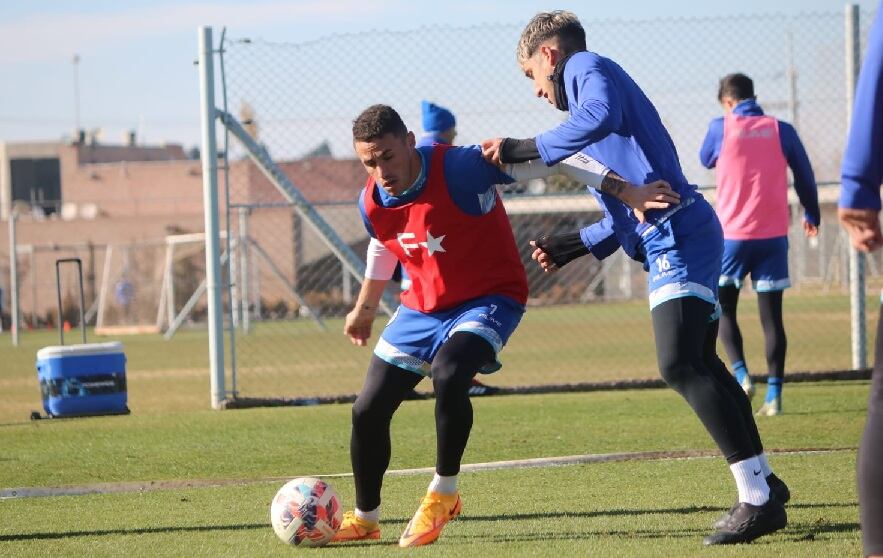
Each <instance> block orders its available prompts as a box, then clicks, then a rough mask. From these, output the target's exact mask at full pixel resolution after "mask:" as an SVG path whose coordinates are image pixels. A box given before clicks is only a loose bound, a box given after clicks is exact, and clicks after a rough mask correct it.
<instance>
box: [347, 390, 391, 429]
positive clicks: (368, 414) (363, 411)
mask: <svg viewBox="0 0 883 558" xmlns="http://www.w3.org/2000/svg"><path fill="white" fill-rule="evenodd" d="M394 411H395V408H394V407H392V406H391V405H390V404H389V403H387V402H384V401H381V400H379V399H377V398H362V397H358V398H356V401H355V403H353V412H352V420H353V428H373V427H377V426H378V425H382V424H383V423H384V422H389V421H391V420H392V414H393V412H394Z"/></svg>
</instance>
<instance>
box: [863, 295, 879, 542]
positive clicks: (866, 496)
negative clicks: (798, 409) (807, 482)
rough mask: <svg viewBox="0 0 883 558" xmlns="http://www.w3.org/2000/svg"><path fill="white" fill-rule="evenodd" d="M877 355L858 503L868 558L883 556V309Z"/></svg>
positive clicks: (865, 435)
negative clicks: (869, 557) (870, 557)
mask: <svg viewBox="0 0 883 558" xmlns="http://www.w3.org/2000/svg"><path fill="white" fill-rule="evenodd" d="M874 352H875V355H874V372H873V376H872V378H871V395H870V399H869V401H868V420H867V422H866V423H865V431H864V434H863V435H862V441H861V445H860V446H859V451H858V502H859V512H860V515H861V524H862V542H863V543H864V552H865V556H879V555H883V306H881V307H880V318H878V322H877V342H876V346H875V349H874Z"/></svg>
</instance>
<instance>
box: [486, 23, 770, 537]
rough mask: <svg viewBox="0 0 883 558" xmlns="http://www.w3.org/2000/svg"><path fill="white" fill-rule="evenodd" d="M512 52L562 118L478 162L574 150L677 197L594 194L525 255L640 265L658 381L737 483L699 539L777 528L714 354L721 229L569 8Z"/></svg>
mask: <svg viewBox="0 0 883 558" xmlns="http://www.w3.org/2000/svg"><path fill="white" fill-rule="evenodd" d="M518 59H519V60H518V61H519V64H520V65H521V68H522V70H523V71H524V74H525V76H526V77H527V78H528V79H530V80H532V81H533V84H534V92H535V94H536V95H537V96H538V97H544V98H546V99H547V100H548V101H549V103H551V104H552V105H553V106H555V107H556V108H558V109H559V110H562V111H568V112H569V117H568V118H567V120H565V121H564V122H562V123H561V124H560V125H558V126H557V127H555V128H553V129H551V130H549V131H547V132H545V133H542V134H540V135H538V136H536V137H535V138H529V139H521V140H519V139H512V138H506V139H500V138H496V139H492V140H486V141H485V142H483V148H484V153H485V156H486V158H488V159H489V160H491V161H493V162H496V163H498V164H501V163H515V162H520V161H523V160H530V159H537V158H542V160H543V162H545V163H546V164H547V165H552V164H555V163H557V162H558V161H561V160H562V159H564V158H566V157H568V156H572V155H573V154H575V153H581V154H583V155H585V156H588V157H591V158H593V159H595V160H597V161H599V162H600V163H602V164H603V165H605V166H606V167H609V168H611V169H613V170H614V171H616V173H618V174H619V175H620V176H622V177H623V178H624V179H626V180H627V181H629V182H632V183H635V184H642V183H646V182H650V181H653V180H665V181H667V182H668V183H669V184H671V187H672V189H673V190H674V191H675V192H677V193H678V194H680V196H681V203H680V204H679V205H677V206H676V207H674V208H671V209H667V210H651V211H648V212H646V214H645V217H646V222H641V221H640V220H639V218H638V216H636V215H635V214H634V213H633V212H632V211H631V210H630V209H629V208H628V207H626V206H625V205H624V204H622V203H620V202H619V201H618V200H617V199H615V198H614V197H613V196H611V195H610V193H604V192H597V191H594V192H592V193H593V195H595V197H596V199H597V200H598V203H599V204H600V206H601V208H602V209H603V211H604V214H605V215H604V219H603V220H602V221H600V222H598V223H595V224H593V225H591V226H589V227H586V228H584V229H582V230H580V231H578V232H573V233H569V234H563V235H554V236H544V237H541V238H540V239H538V240H537V241H536V242H535V246H536V247H537V250H536V252H535V253H534V258H535V259H537V261H538V262H539V263H540V265H541V266H543V268H544V269H545V270H547V271H553V270H555V269H557V268H559V267H561V266H563V265H565V264H566V263H567V262H569V261H571V260H572V259H574V258H576V257H579V256H581V255H585V254H589V253H591V254H593V255H595V257H596V258H598V259H601V258H604V257H606V256H609V255H610V254H612V253H613V252H615V251H616V250H617V249H619V248H620V247H621V248H622V249H623V250H625V252H626V253H627V254H628V255H629V256H630V257H632V258H633V259H635V260H638V261H641V262H643V263H644V268H645V269H646V270H647V271H648V272H649V277H648V292H649V298H650V308H651V316H652V321H653V330H654V334H655V338H656V352H657V360H658V363H659V368H660V372H661V374H662V377H663V379H664V380H665V381H666V383H667V384H668V385H670V386H671V387H672V388H674V389H675V390H676V391H677V392H678V393H679V394H681V395H682V396H683V397H684V398H685V399H686V400H687V402H688V403H689V405H690V406H691V407H692V408H693V410H694V412H695V413H696V414H697V416H698V417H699V419H700V420H701V421H702V423H703V425H704V426H705V428H706V430H707V431H708V432H709V434H710V435H711V437H712V438H713V439H714V441H715V442H716V443H717V445H718V447H719V448H720V450H721V452H722V453H723V455H724V457H725V458H726V460H727V463H728V464H729V465H730V469H731V471H732V473H733V476H734V477H735V479H736V484H737V487H738V501H737V502H736V504H735V505H734V506H733V507H732V508H731V509H730V511H729V512H728V513H727V514H725V515H724V516H723V517H722V518H721V519H720V520H719V521H718V522H716V523H715V531H714V532H713V533H712V534H711V535H709V536H708V537H706V538H705V540H704V543H705V544H707V545H716V544H734V543H740V542H748V541H751V540H753V539H755V538H757V537H759V536H761V535H764V534H767V533H771V532H773V531H776V530H778V529H781V528H783V527H784V526H785V525H786V523H787V515H786V513H785V508H784V505H783V502H782V501H780V499H782V500H783V499H787V487H786V486H785V485H784V483H783V482H782V481H781V480H779V479H778V478H777V477H776V476H775V475H774V474H773V473H772V470H771V469H770V467H769V464H768V462H767V459H766V456H765V454H764V452H763V445H762V443H761V439H760V435H759V433H758V431H757V425H756V424H755V422H754V416H753V414H752V412H751V404H750V402H749V400H748V398H747V396H746V395H745V393H744V392H743V391H742V389H741V387H740V386H739V384H738V383H737V382H736V380H735V379H734V378H733V377H732V375H730V373H729V371H728V370H727V368H726V365H724V363H723V362H722V361H721V360H720V358H719V357H718V356H717V353H716V340H717V330H718V320H717V310H716V308H717V285H718V278H719V276H720V271H721V257H722V253H723V236H722V231H721V225H720V222H719V221H718V219H717V216H716V215H715V213H714V210H713V209H712V207H711V206H710V205H709V204H708V202H707V201H706V200H705V199H704V198H703V197H702V196H701V195H700V194H699V193H698V192H697V191H696V187H695V186H694V185H692V184H690V183H689V182H688V181H687V179H686V178H685V177H684V174H683V172H682V171H681V166H680V162H679V161H678V156H677V152H676V150H675V146H674V143H673V142H672V139H671V137H670V136H669V134H668V132H667V131H666V129H665V127H664V126H663V124H662V120H661V119H660V117H659V114H658V113H657V112H656V108H655V107H654V106H653V104H652V103H651V102H650V100H649V99H648V98H647V97H646V96H645V95H644V93H643V91H641V89H640V88H639V87H638V85H637V84H636V83H635V82H634V81H633V80H632V78H631V77H630V76H629V75H628V74H627V73H626V72H625V71H624V70H623V69H622V68H621V67H620V66H619V65H617V64H616V63H615V62H614V61H612V60H610V59H609V58H605V57H603V56H600V55H598V54H595V53H594V52H589V51H587V50H586V40H585V31H584V30H583V27H582V25H581V24H580V22H579V20H578V19H577V18H576V16H575V15H574V14H572V13H570V12H564V11H556V12H549V13H540V14H538V15H536V16H535V17H534V18H533V19H532V20H531V21H530V23H529V24H528V25H527V27H526V28H525V30H524V32H523V33H522V35H521V41H520V44H519V47H518ZM771 487H773V488H774V489H778V490H777V491H778V492H780V493H781V494H782V495H783V497H782V498H777V497H775V496H773V495H772V493H771Z"/></svg>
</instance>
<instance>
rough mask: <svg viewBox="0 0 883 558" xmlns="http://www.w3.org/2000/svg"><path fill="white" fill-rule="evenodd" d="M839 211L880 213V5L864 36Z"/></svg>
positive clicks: (882, 29)
mask: <svg viewBox="0 0 883 558" xmlns="http://www.w3.org/2000/svg"><path fill="white" fill-rule="evenodd" d="M840 174H841V180H842V182H843V186H842V187H841V189H840V203H839V205H840V207H844V208H852V209H875V210H877V211H879V210H880V184H881V182H883V2H881V4H880V6H879V7H878V9H877V17H876V19H875V20H874V24H873V26H872V27H871V32H870V34H869V35H868V48H867V51H866V52H865V56H864V63H863V64H862V69H861V73H860V74H859V79H858V85H857V87H856V91H855V104H854V105H853V109H852V123H851V125H850V128H849V137H848V139H847V142H846V151H845V152H844V154H843V163H842V166H841V169H840Z"/></svg>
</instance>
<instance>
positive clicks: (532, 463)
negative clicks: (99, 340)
mask: <svg viewBox="0 0 883 558" xmlns="http://www.w3.org/2000/svg"><path fill="white" fill-rule="evenodd" d="M844 451H856V448H853V447H843V448H801V449H787V450H772V451H767V453H768V454H773V455H811V454H826V453H838V452H844ZM712 458H720V453H719V452H717V451H712V450H676V451H637V452H623V453H595V454H586V455H567V456H562V457H538V458H533V459H514V460H508V461H490V462H487V463H470V464H466V465H463V466H462V467H460V470H461V471H462V472H467V473H469V472H476V471H493V470H496V469H527V468H534V467H564V466H567V465H584V464H589V463H609V462H616V461H653V460H671V459H677V460H690V459H712ZM434 472H435V467H420V468H416V469H396V470H392V471H387V472H386V474H387V475H388V476H411V475H425V474H430V475H431V474H433V473H434ZM297 476H313V477H321V478H326V479H329V478H346V477H351V476H353V474H352V473H332V474H313V475H291V476H287V477H261V478H256V479H215V480H203V479H195V480H162V481H140V482H139V481H134V482H110V483H95V484H83V485H72V486H55V487H40V486H34V487H22V488H5V489H2V490H0V500H11V499H16V498H41V497H47V496H84V495H86V494H116V493H127V492H148V491H154V490H177V489H182V488H216V487H222V486H242V485H247V484H260V483H265V482H286V481H288V480H290V479H293V478H295V477H297Z"/></svg>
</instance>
